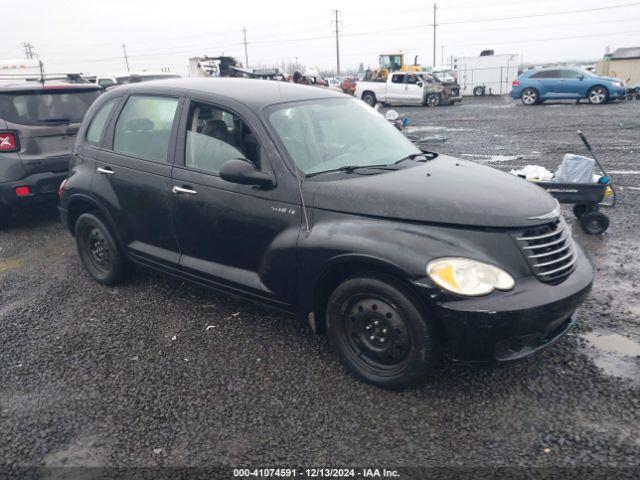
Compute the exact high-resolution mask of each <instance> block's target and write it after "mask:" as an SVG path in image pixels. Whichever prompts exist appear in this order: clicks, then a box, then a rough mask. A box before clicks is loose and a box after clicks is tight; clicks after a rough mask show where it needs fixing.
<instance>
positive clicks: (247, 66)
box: [242, 27, 249, 68]
mask: <svg viewBox="0 0 640 480" xmlns="http://www.w3.org/2000/svg"><path fill="white" fill-rule="evenodd" d="M242 35H243V36H244V42H242V43H243V44H244V66H245V68H249V54H248V53H247V45H248V43H247V29H246V28H245V27H242Z"/></svg>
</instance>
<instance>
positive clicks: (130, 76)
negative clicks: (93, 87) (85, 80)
mask: <svg viewBox="0 0 640 480" xmlns="http://www.w3.org/2000/svg"><path fill="white" fill-rule="evenodd" d="M92 78H93V82H95V83H97V84H98V85H100V86H101V87H103V88H109V87H114V86H116V85H126V84H128V83H137V82H148V81H150V80H167V79H169V78H180V75H178V74H176V73H167V72H139V73H130V72H126V73H116V74H113V75H96V76H92Z"/></svg>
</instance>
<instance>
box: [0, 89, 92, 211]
mask: <svg viewBox="0 0 640 480" xmlns="http://www.w3.org/2000/svg"><path fill="white" fill-rule="evenodd" d="M101 91H102V89H101V88H100V87H99V86H97V85H93V84H75V83H61V82H45V83H44V85H43V84H42V83H39V82H26V81H14V82H12V83H4V84H2V85H0V223H7V222H8V221H9V220H10V219H11V218H12V217H13V216H14V215H15V214H16V213H18V212H19V211H20V210H21V209H23V208H24V207H27V206H30V205H35V204H41V203H44V202H48V201H56V200H57V197H56V192H57V191H58V187H59V186H60V183H61V182H62V180H64V179H65V178H66V177H67V173H68V169H69V157H70V155H71V150H72V148H73V144H74V143H75V136H76V132H77V131H78V128H79V127H80V122H81V121H82V118H83V117H84V114H85V112H86V111H87V110H88V109H89V106H90V105H91V104H92V103H93V101H94V100H95V99H96V98H98V95H99V94H100V92H101Z"/></svg>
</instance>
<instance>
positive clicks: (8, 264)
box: [0, 258, 22, 273]
mask: <svg viewBox="0 0 640 480" xmlns="http://www.w3.org/2000/svg"><path fill="white" fill-rule="evenodd" d="M20 267H22V259H21V258H0V273H2V272H7V271H9V270H17V269H19V268H20Z"/></svg>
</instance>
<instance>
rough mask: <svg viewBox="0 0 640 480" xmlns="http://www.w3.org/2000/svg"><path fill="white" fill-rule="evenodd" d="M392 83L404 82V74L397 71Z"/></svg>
mask: <svg viewBox="0 0 640 480" xmlns="http://www.w3.org/2000/svg"><path fill="white" fill-rule="evenodd" d="M391 82H392V83H404V74H402V73H396V74H394V75H393V76H392V77H391Z"/></svg>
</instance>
